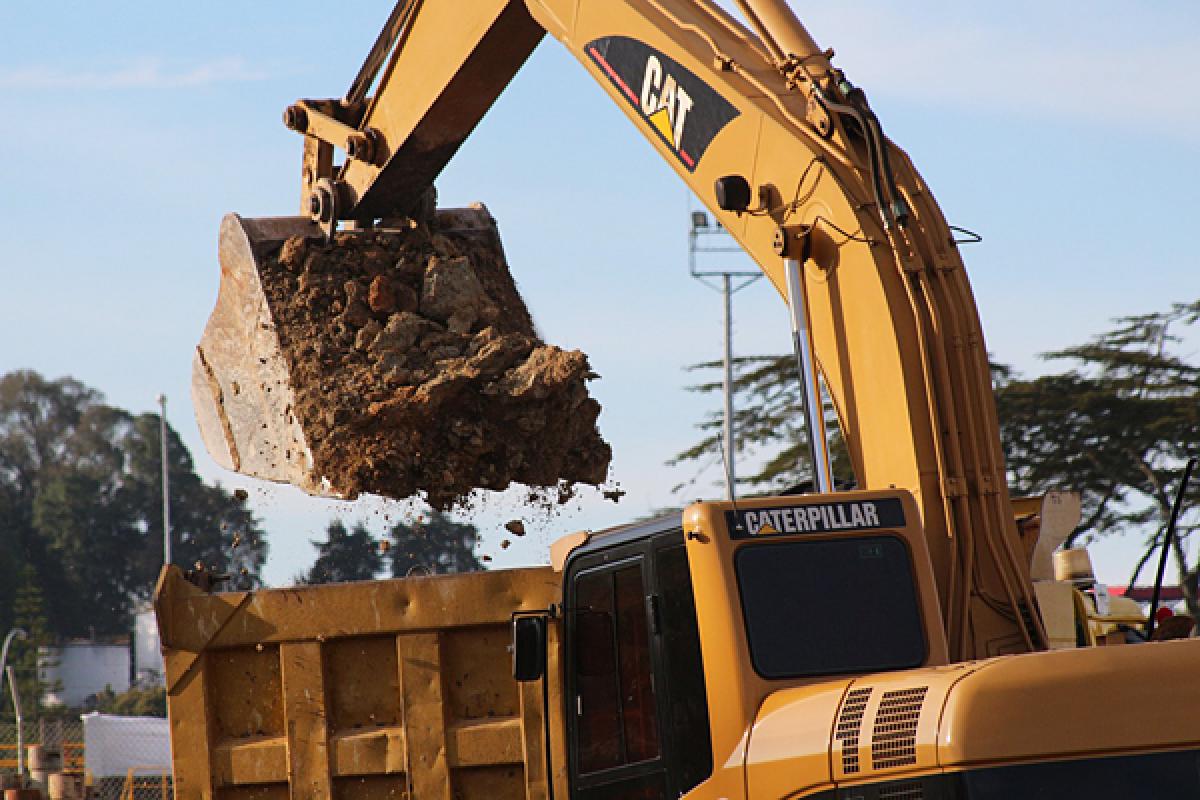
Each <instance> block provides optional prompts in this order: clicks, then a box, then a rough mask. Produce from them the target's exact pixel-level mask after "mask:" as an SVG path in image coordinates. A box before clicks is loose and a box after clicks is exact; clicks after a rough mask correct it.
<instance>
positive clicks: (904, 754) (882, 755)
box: [871, 686, 929, 796]
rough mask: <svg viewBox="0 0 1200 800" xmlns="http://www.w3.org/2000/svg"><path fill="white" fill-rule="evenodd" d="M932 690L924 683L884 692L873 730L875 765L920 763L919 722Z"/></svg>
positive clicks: (872, 756) (899, 765)
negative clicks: (927, 697) (926, 696)
mask: <svg viewBox="0 0 1200 800" xmlns="http://www.w3.org/2000/svg"><path fill="white" fill-rule="evenodd" d="M928 691H929V687H928V686H921V687H917V688H914V689H896V690H894V691H891V692H884V693H883V699H881V700H880V701H879V711H877V712H876V714H875V728H874V730H873V731H872V733H871V766H872V767H874V768H875V769H888V768H891V767H903V766H905V765H907V764H915V763H917V722H918V721H919V720H920V718H921V706H922V705H924V703H925V695H926V693H927V692H928ZM900 796H904V795H900Z"/></svg>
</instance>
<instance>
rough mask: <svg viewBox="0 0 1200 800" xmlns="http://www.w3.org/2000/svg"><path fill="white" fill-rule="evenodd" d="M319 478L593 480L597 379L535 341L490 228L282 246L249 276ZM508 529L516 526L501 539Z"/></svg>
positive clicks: (443, 482) (448, 492)
mask: <svg viewBox="0 0 1200 800" xmlns="http://www.w3.org/2000/svg"><path fill="white" fill-rule="evenodd" d="M260 272H261V275H262V280H263V288H264V290H265V292H266V295H267V299H268V303H269V305H270V308H271V313H272V315H273V316H274V318H275V320H276V322H277V329H278V333H279V339H280V344H281V346H282V349H283V353H284V356H285V358H286V359H287V362H288V368H289V373H290V377H291V382H292V386H293V389H294V391H295V395H296V408H295V409H294V411H295V413H296V414H297V415H298V417H299V420H300V423H301V425H302V427H303V428H304V431H305V434H306V436H307V438H308V441H309V444H310V446H311V447H312V450H313V457H314V462H315V465H316V467H317V469H318V470H319V471H320V472H321V473H322V474H323V475H324V476H325V477H326V478H328V479H329V481H330V482H331V483H332V484H333V486H334V488H335V489H337V490H338V491H340V492H343V493H345V494H347V495H348V496H354V495H357V494H359V493H361V492H367V493H371V494H378V495H383V496H387V497H393V498H404V497H411V496H414V495H417V494H421V495H423V496H424V499H425V500H426V502H428V503H429V504H430V505H431V506H433V507H434V508H437V509H446V508H449V507H451V506H454V505H456V504H457V503H459V502H460V501H462V500H463V499H464V498H465V497H466V496H467V495H468V494H469V493H470V492H471V491H472V490H474V489H490V490H497V491H499V490H503V489H505V488H507V487H508V486H509V485H510V484H511V483H521V484H525V485H528V486H533V487H552V488H553V492H554V493H556V494H557V496H558V500H559V502H560V503H561V502H566V500H567V499H569V498H570V497H571V496H573V493H574V490H573V488H572V485H573V484H575V483H586V484H592V485H599V484H601V483H603V482H604V480H605V477H606V474H607V470H608V464H609V461H610V459H611V455H612V452H611V449H610V447H609V446H608V444H607V443H606V442H604V440H603V439H602V438H601V437H600V434H599V432H598V430H597V428H596V418H597V416H598V415H599V413H600V404H599V403H598V402H596V400H595V399H593V398H592V397H591V396H590V395H589V394H588V391H587V386H586V384H587V382H588V381H589V380H592V379H593V378H595V377H597V376H596V374H595V373H594V372H593V371H592V369H591V366H590V364H589V363H588V359H587V356H585V355H584V354H583V353H582V352H579V351H566V350H562V349H560V348H558V347H555V346H553V345H548V344H545V343H544V342H542V341H541V339H540V338H539V337H538V335H537V332H536V330H535V329H534V325H533V320H532V319H531V317H530V315H529V311H528V310H527V309H526V307H525V304H524V302H523V301H522V299H521V297H520V294H519V293H518V292H517V288H516V284H515V283H514V281H513V279H512V276H511V275H510V273H509V271H508V266H507V264H506V263H505V260H504V256H503V251H502V249H501V247H500V241H499V237H498V236H497V235H496V233H495V231H494V229H491V230H449V229H444V230H439V229H438V227H437V223H436V222H434V223H431V225H430V226H426V225H422V224H416V223H408V225H407V227H406V228H404V229H400V230H392V229H389V230H387V231H356V232H352V233H339V234H336V235H335V237H334V241H333V242H332V243H331V244H325V243H321V242H316V241H312V240H307V241H306V240H304V239H302V238H299V237H295V238H292V239H289V240H287V242H285V243H284V245H283V247H282V248H281V249H280V250H279V252H278V254H277V255H276V256H275V257H274V258H270V259H268V260H267V261H266V262H265V263H264V265H263V268H262V270H261V271H260ZM514 533H515V532H514Z"/></svg>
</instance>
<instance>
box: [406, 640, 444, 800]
mask: <svg viewBox="0 0 1200 800" xmlns="http://www.w3.org/2000/svg"><path fill="white" fill-rule="evenodd" d="M438 639H439V635H438V634H436V633H413V634H406V635H402V636H397V637H396V648H397V651H398V653H399V656H400V691H401V692H402V693H403V695H404V711H405V714H404V734H405V739H406V741H407V742H408V775H409V783H410V785H411V786H412V791H413V794H414V795H415V796H416V797H417V798H420V800H426V799H428V800H434V798H439V797H441V798H446V800H449V798H450V796H451V794H450V789H451V787H450V769H449V764H448V763H447V758H446V712H445V707H444V705H443V702H442V654H441V648H440V646H439V643H438Z"/></svg>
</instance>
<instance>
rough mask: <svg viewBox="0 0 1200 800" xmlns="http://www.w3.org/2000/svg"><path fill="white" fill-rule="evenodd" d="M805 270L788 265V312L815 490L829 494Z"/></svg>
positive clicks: (791, 261)
mask: <svg viewBox="0 0 1200 800" xmlns="http://www.w3.org/2000/svg"><path fill="white" fill-rule="evenodd" d="M801 269H802V266H801V264H800V262H799V261H798V260H796V259H794V258H789V259H786V260H785V261H784V270H785V271H786V275H787V295H788V297H787V299H788V311H789V312H790V314H791V318H792V341H793V344H794V345H795V348H796V361H797V362H798V363H799V367H800V394H801V401H802V402H803V403H804V421H805V423H806V427H807V428H808V452H809V457H810V458H811V459H812V470H813V487H814V488H815V489H816V491H818V492H820V493H822V494H825V493H827V492H832V491H833V477H832V475H831V473H830V467H829V444H828V439H827V436H826V432H825V413H824V404H823V403H822V402H821V385H820V383H819V382H818V380H817V364H816V360H815V359H814V358H813V349H812V336H811V334H810V329H809V324H808V304H807V302H806V301H805V298H804V284H803V278H802V276H801V274H800V270H801Z"/></svg>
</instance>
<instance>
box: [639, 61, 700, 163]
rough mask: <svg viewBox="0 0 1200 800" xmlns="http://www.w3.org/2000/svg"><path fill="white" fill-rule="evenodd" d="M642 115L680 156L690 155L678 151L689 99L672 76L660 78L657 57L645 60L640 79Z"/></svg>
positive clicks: (661, 76)
mask: <svg viewBox="0 0 1200 800" xmlns="http://www.w3.org/2000/svg"><path fill="white" fill-rule="evenodd" d="M641 100H642V113H643V114H645V115H646V119H648V120H649V121H650V124H651V125H653V126H654V129H655V130H656V131H658V133H659V135H661V136H662V137H663V138H664V139H666V140H667V141H668V142H673V143H674V145H675V149H676V150H677V151H679V154H680V156H682V157H683V158H685V159H690V158H691V156H689V155H688V154H687V152H686V151H684V150H682V149H681V148H682V146H683V126H684V125H686V124H687V115H688V112H689V111H691V110H692V98H691V96H690V95H688V93H687V90H686V89H684V88H683V87H682V86H680V85H679V83H678V81H676V80H675V78H674V76H672V75H667V76H666V77H665V78H664V77H663V66H662V62H661V61H659V60H658V56H656V55H653V54H652V55H651V56H650V57H649V58H647V59H646V77H645V78H643V79H642V98H641Z"/></svg>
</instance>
